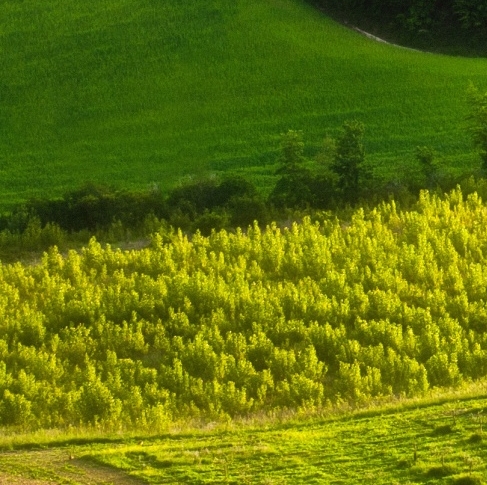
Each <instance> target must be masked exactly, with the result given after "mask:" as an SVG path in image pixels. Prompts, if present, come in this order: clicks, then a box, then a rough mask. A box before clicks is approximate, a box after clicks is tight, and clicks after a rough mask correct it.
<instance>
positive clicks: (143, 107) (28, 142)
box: [0, 0, 487, 207]
mask: <svg viewBox="0 0 487 485" xmlns="http://www.w3.org/2000/svg"><path fill="white" fill-rule="evenodd" d="M0 52H1V53H2V56H1V61H0V63H1V69H0V99H1V104H0V130H1V131H0V133H1V136H0V167H1V175H2V176H1V177H0V194H1V196H0V204H1V205H2V206H3V207H5V206H8V205H10V204H12V203H15V202H19V201H23V200H25V199H27V198H29V197H30V196H32V195H37V196H43V197H45V196H59V195H61V194H62V193H63V192H65V191H66V190H68V189H72V188H77V187H79V185H80V183H81V182H83V181H85V180H93V181H95V182H107V181H109V182H110V183H113V184H115V185H117V186H119V187H126V188H134V187H137V188H145V187H146V186H147V185H148V184H154V183H155V184H158V185H159V186H160V187H162V188H167V187H169V186H170V185H172V184H173V183H174V182H175V181H177V180H178V179H179V178H180V177H181V176H184V175H186V174H194V173H200V172H201V171H207V170H213V171H219V170H224V171H228V170H239V171H245V172H247V173H250V174H251V175H252V176H253V177H255V178H256V179H257V180H258V182H259V185H260V186H261V188H264V189H265V188H266V187H268V186H269V177H270V175H271V174H272V173H273V171H274V168H273V167H269V163H271V164H272V163H273V162H274V160H275V153H274V150H275V147H276V139H277V137H279V134H280V133H281V132H284V131H286V130H287V129H289V128H292V129H302V130H304V132H305V133H306V134H307V136H308V137H309V143H310V145H311V146H312V147H316V149H318V147H319V146H320V144H321V140H322V137H323V135H324V133H325V131H329V132H331V133H333V132H334V130H336V129H337V128H338V127H339V126H341V125H342V123H343V121H344V120H346V119H350V118H359V119H360V120H361V121H362V122H364V123H365V125H366V126H367V139H368V145H367V151H368V153H369V154H370V158H371V162H377V163H376V164H377V169H376V170H377V171H378V173H379V174H380V175H381V176H382V177H385V178H391V177H392V178H393V177H395V176H396V174H397V172H398V170H399V171H403V172H406V175H407V172H408V170H411V168H410V167H408V162H409V161H410V159H411V158H412V157H411V156H410V154H411V153H413V152H414V149H415V147H416V146H417V145H429V146H432V147H433V148H435V149H437V150H438V152H439V153H441V154H443V155H444V156H445V157H446V159H447V161H448V163H447V165H449V166H450V168H451V169H452V170H457V171H462V170H463V168H464V166H465V165H468V166H470V165H471V164H472V158H471V156H470V155H469V153H470V144H469V141H468V137H467V136H466V135H465V134H464V131H463V127H462V120H463V117H464V108H463V106H464V100H463V96H464V92H465V89H466V87H467V84H468V81H469V80H472V81H473V82H474V83H476V84H477V85H481V83H482V80H483V78H484V74H485V69H486V67H487V64H486V62H487V61H485V60H473V59H459V58H448V57H442V56H433V55H429V54H422V53H418V52H411V51H406V50H402V49H397V48H394V47H391V46H386V45H382V44H377V43H374V42H373V41H370V40H368V39H366V38H364V37H362V36H360V35H359V34H357V33H355V32H352V31H348V30H347V29H345V28H343V27H340V26H339V25H337V24H335V23H334V22H332V21H331V20H329V19H328V18H326V17H325V16H323V15H322V14H321V13H320V12H318V11H317V10H315V9H313V8H312V7H311V6H309V5H306V4H305V3H304V2H301V1H299V0H279V1H277V2H276V1H270V0H245V1H243V0H238V1H235V2H226V1H223V0H212V1H206V2H199V1H196V0H191V1H187V2H184V3H181V2H178V1H176V0H167V1H165V2H162V3H161V2H154V1H151V0H116V1H115V0H103V1H100V2H97V3H96V4H94V5H92V4H90V5H85V4H83V3H80V2H75V1H73V0H67V1H62V2H61V1H56V0H49V1H44V2H41V3H39V2H36V1H34V0H26V1H23V2H0Z"/></svg>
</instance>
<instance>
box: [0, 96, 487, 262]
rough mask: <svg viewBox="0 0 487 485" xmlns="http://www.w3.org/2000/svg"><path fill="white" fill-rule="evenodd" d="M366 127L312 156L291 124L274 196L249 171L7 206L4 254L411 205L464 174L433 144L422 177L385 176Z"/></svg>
mask: <svg viewBox="0 0 487 485" xmlns="http://www.w3.org/2000/svg"><path fill="white" fill-rule="evenodd" d="M469 99H470V102H471V105H472V106H471V131H472V135H473V141H474V144H475V145H476V146H477V147H478V148H479V149H480V155H481V159H482V170H483V171H484V172H486V173H487V121H486V120H485V119H484V118H485V115H484V113H485V112H486V110H485V108H486V106H487V94H486V95H481V94H480V93H479V91H478V90H477V89H476V88H475V87H473V86H472V87H471V89H470V91H469ZM364 131H365V129H364V126H363V124H362V123H360V122H359V121H356V120H353V121H348V122H345V123H344V125H343V127H342V132H341V134H340V135H339V136H337V137H336V138H329V137H328V138H326V139H325V140H324V143H323V146H322V149H321V151H320V152H319V153H317V154H316V156H315V157H314V158H313V159H310V158H307V157H306V156H305V152H306V150H305V146H304V142H303V136H302V133H301V132H299V131H294V130H289V131H288V132H287V133H284V134H283V135H282V138H281V146H280V155H279V157H278V159H277V165H278V168H277V170H276V172H275V175H276V184H275V186H274V188H273V190H272V191H271V193H270V194H269V195H268V196H267V197H264V195H263V194H262V193H261V192H260V191H259V190H257V188H256V187H255V186H254V185H253V184H252V183H251V182H250V181H249V180H248V179H246V178H244V177H243V176H237V175H227V176H226V177H224V178H218V177H207V178H202V179H194V180H191V181H189V182H187V183H185V184H181V185H179V186H177V187H175V188H174V189H173V190H172V191H170V192H169V193H168V194H164V193H162V192H161V191H160V190H159V189H157V188H153V189H151V190H146V191H127V190H119V189H116V188H111V187H108V186H102V185H96V184H93V183H88V184H86V185H84V186H83V187H81V188H78V189H76V190H73V191H70V192H67V193H66V194H65V195H64V197H62V198H60V199H53V200H48V199H33V200H30V201H29V202H28V203H26V204H25V205H22V206H20V207H17V208H16V209H14V210H13V211H12V212H10V213H6V214H3V215H0V257H2V259H5V257H6V256H7V257H8V255H9V254H10V255H12V254H13V253H15V257H16V253H18V252H20V253H22V252H25V251H39V250H44V249H47V248H48V247H49V246H51V245H54V244H55V245H58V247H63V244H62V243H63V242H65V241H66V240H68V239H69V240H71V241H73V240H76V239H78V240H79V241H80V242H82V243H85V242H87V241H88V240H89V238H90V236H91V235H96V236H97V238H98V239H99V240H102V241H107V242H112V241H113V240H115V241H120V240H124V239H136V238H140V237H146V236H148V235H149V234H151V233H153V232H155V231H158V230H160V228H161V224H164V225H166V226H167V227H174V228H180V229H182V230H184V231H188V232H195V231H197V230H199V231H200V232H201V233H202V234H203V235H208V234H210V233H211V231H212V230H213V229H216V230H219V229H224V228H225V229H228V228H232V227H233V228H235V227H247V226H249V225H251V224H253V222H254V221H256V220H257V221H259V223H260V224H262V225H266V224H267V223H268V222H270V221H271V220H282V219H286V218H287V217H288V213H289V211H290V210H298V211H301V212H302V211H303V210H305V211H306V210H313V209H318V210H334V211H340V210H341V209H343V208H346V207H348V206H352V207H353V206H356V205H358V204H360V205H374V204H376V203H378V202H380V201H381V200H387V199H389V198H391V197H393V198H394V199H395V200H396V201H397V202H399V203H401V205H402V206H403V207H404V208H407V207H409V206H410V204H411V203H414V201H415V200H416V198H417V195H418V194H419V191H420V190H421V189H424V188H426V189H428V190H430V191H431V190H438V192H439V193H444V192H448V191H449V190H452V189H453V188H454V187H455V186H456V185H457V184H459V183H460V180H458V179H452V178H451V177H449V176H447V175H446V173H445V171H443V170H442V167H441V164H439V163H438V161H437V157H436V154H435V153H434V152H433V151H432V150H431V149H430V148H428V147H417V151H416V159H417V164H418V175H417V177H415V178H410V179H408V180H395V181H393V182H391V181H389V182H385V183H384V182H381V181H379V180H378V179H377V178H376V177H374V176H373V170H372V169H371V167H370V166H369V165H368V164H367V163H366V160H365V148H364V143H363V137H364ZM466 175H467V174H466ZM468 175H471V174H468ZM464 179H466V177H464ZM469 184H470V185H472V184H471V182H469ZM463 185H465V182H463ZM464 189H465V187H464ZM480 190H481V189H480ZM467 192H469V190H468V189H467Z"/></svg>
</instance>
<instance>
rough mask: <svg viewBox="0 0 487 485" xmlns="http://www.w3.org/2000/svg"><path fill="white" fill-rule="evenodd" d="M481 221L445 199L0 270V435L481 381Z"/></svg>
mask: <svg viewBox="0 0 487 485" xmlns="http://www.w3.org/2000/svg"><path fill="white" fill-rule="evenodd" d="M486 227H487V208H486V206H485V205H484V204H483V203H482V201H481V200H480V198H479V197H478V196H477V195H476V194H473V195H470V196H469V197H468V198H467V199H466V200H464V198H463V197H462V194H461V192H460V190H456V191H454V192H452V193H451V194H450V195H448V196H445V197H443V198H440V197H437V196H432V195H430V194H428V193H427V192H424V193H422V195H421V197H420V199H419V202H418V204H417V207H416V210H411V211H407V212H400V211H398V210H396V207H395V205H394V203H390V204H383V205H381V206H380V207H378V208H376V209H374V210H372V211H364V210H363V209H360V210H358V211H357V212H355V213H354V214H353V216H352V218H351V220H350V221H349V222H347V223H343V222H340V221H338V220H336V219H333V218H330V217H328V216H326V215H323V217H322V220H321V221H318V222H313V221H311V220H310V219H305V220H304V221H302V223H293V224H292V226H291V227H289V228H280V227H278V226H277V225H275V224H274V225H272V226H270V227H268V228H267V229H266V230H261V229H259V227H258V226H257V225H255V226H254V227H252V228H249V229H248V230H246V231H241V230H237V231H236V232H235V233H228V232H225V231H221V232H218V233H216V232H214V233H213V234H212V235H211V236H210V237H203V236H201V235H198V234H197V235H195V236H193V237H192V238H191V239H190V238H188V237H186V236H185V235H184V234H182V233H181V232H180V233H179V234H177V236H175V237H173V238H171V239H170V240H167V237H166V236H164V235H163V234H156V235H155V236H154V237H153V241H152V244H151V246H150V247H149V248H146V249H141V250H134V251H121V250H113V249H112V248H110V246H107V247H105V248H103V247H101V245H100V244H99V243H97V242H96V241H95V240H94V239H93V240H92V241H91V242H90V244H89V245H88V246H87V247H86V248H84V249H83V250H82V251H81V253H77V252H75V251H70V252H69V253H68V254H67V255H62V254H60V253H59V252H58V251H57V250H56V249H55V248H53V249H52V250H50V251H49V252H48V253H46V254H45V255H44V257H43V258H42V261H41V262H40V263H39V264H37V265H30V266H26V265H22V264H20V263H17V264H13V265H2V266H0V335H1V337H0V422H1V423H2V424H3V425H6V426H9V425H16V426H23V427H37V426H42V427H48V426H60V425H67V424H87V423H104V424H106V425H113V426H118V425H126V426H131V425H137V426H145V425H151V426H156V425H163V424H164V423H167V422H168V421H169V420H171V419H174V418H178V417H183V418H185V417H194V416H205V417H210V418H218V417H221V416H236V415H245V414H248V413H251V412H255V411H261V410H264V411H267V410H272V409H276V408H286V407H293V408H299V407H301V408H315V407H320V406H323V405H327V403H329V402H336V401H339V400H341V399H344V400H353V401H365V400H368V399H370V398H371V397H375V396H381V395H391V394H401V395H408V396H411V395H418V394H421V393H423V392H424V391H426V390H427V389H428V388H430V387H432V386H454V385H456V384H458V383H460V382H461V381H463V380H466V379H475V378H479V377H482V376H485V375H486V374H487V337H486V332H485V330H486V328H487V309H486V303H485V302H486V301H487V231H486V230H485V228H486Z"/></svg>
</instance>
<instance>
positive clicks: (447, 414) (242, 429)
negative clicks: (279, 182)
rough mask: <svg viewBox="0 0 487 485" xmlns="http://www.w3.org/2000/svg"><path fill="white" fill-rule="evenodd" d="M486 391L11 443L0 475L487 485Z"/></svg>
mask: <svg viewBox="0 0 487 485" xmlns="http://www.w3.org/2000/svg"><path fill="white" fill-rule="evenodd" d="M476 393H477V396H476V397H468V396H467V395H462V394H458V395H456V396H455V395H452V394H451V395H450V396H447V397H444V398H443V399H438V400H436V401H409V402H408V401H405V402H404V403H402V404H400V405H395V407H382V408H371V409H370V410H369V411H361V412H355V413H345V414H340V413H339V414H332V415H330V416H328V417H324V418H313V419H308V420H306V421H299V420H297V421H286V420H284V421H281V422H280V423H279V422H272V421H267V422H266V421H265V420H264V421H263V422H262V423H261V424H259V425H256V424H250V423H247V424H246V425H243V426H239V425H229V426H228V427H225V426H220V429H217V430H211V427H210V428H207V429H206V430H204V429H199V430H192V431H190V430H186V431H183V432H181V431H179V432H177V431H173V432H171V433H167V434H163V435H158V436H152V437H151V436H145V437H143V436H138V437H133V436H132V437H129V436H126V437H114V438H108V437H105V438H104V439H101V440H100V439H99V438H96V437H94V438H92V439H91V440H90V438H89V437H88V436H87V437H86V438H82V437H78V438H74V439H73V438H72V437H71V438H69V437H66V438H61V439H57V440H56V442H55V443H53V442H51V444H49V441H45V439H44V440H41V441H42V442H43V445H41V446H40V447H39V444H38V443H39V442H38V441H37V440H36V441H35V443H37V444H33V445H29V438H28V437H24V438H20V437H19V438H18V440H17V444H15V443H16V442H15V440H10V444H8V440H9V439H8V438H4V439H3V440H2V445H3V447H4V450H5V451H4V452H2V453H0V469H1V470H2V472H3V476H4V477H5V476H10V477H12V476H13V475H16V476H17V477H19V476H20V477H23V478H24V479H27V478H36V479H44V480H48V479H49V480H55V481H56V482H57V483H65V484H74V483H76V484H87V483H119V484H120V483H123V484H129V483H131V484H136V483H146V484H147V483H149V484H151V483H154V484H155V483H172V484H174V483H179V484H191V485H195V484H218V483H220V484H225V483H226V484H230V483H231V484H267V485H270V484H336V485H338V484H350V485H352V484H357V485H359V484H387V485H390V484H410V485H412V484H425V483H430V484H456V485H462V484H463V485H472V484H482V483H485V481H482V480H483V479H484V478H485V475H486V473H487V470H486V463H485V459H486V456H487V455H486V451H487V448H486V437H485V434H484V430H483V421H484V420H485V412H486V410H487V407H486V404H487V401H486V399H485V397H483V396H482V394H485V392H484V393H482V391H481V387H479V386H477V390H476ZM44 438H45V437H44ZM7 450H8V451H7ZM26 463H28V465H26ZM94 476H96V477H97V478H98V480H99V481H97V482H91V481H89V480H90V479H92V478H93V477H94ZM101 477H103V478H104V479H105V480H106V481H103V482H101V481H100V480H101ZM1 478H2V474H1V473H0V479H1ZM22 483H23V482H22ZM36 483H39V482H36ZM40 483H47V482H40Z"/></svg>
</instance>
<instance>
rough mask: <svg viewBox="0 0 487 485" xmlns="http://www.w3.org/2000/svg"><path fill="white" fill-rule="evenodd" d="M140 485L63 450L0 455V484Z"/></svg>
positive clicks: (121, 473)
mask: <svg viewBox="0 0 487 485" xmlns="http://www.w3.org/2000/svg"><path fill="white" fill-rule="evenodd" d="M54 483H56V484H66V485H68V484H73V485H74V484H76V485H77V484H79V485H141V484H142V483H143V482H141V481H140V480H138V479H136V478H133V477H130V476H129V475H127V474H125V473H123V472H120V471H118V470H115V469H113V468H111V467H107V466H102V465H98V464H96V463H94V462H92V461H90V460H89V459H84V458H77V457H75V456H72V455H70V454H69V452H68V451H66V450H45V451H44V450H43V451H25V452H24V451H15V452H5V453H0V485H7V484H12V485H48V484H49V485H52V484H54Z"/></svg>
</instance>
